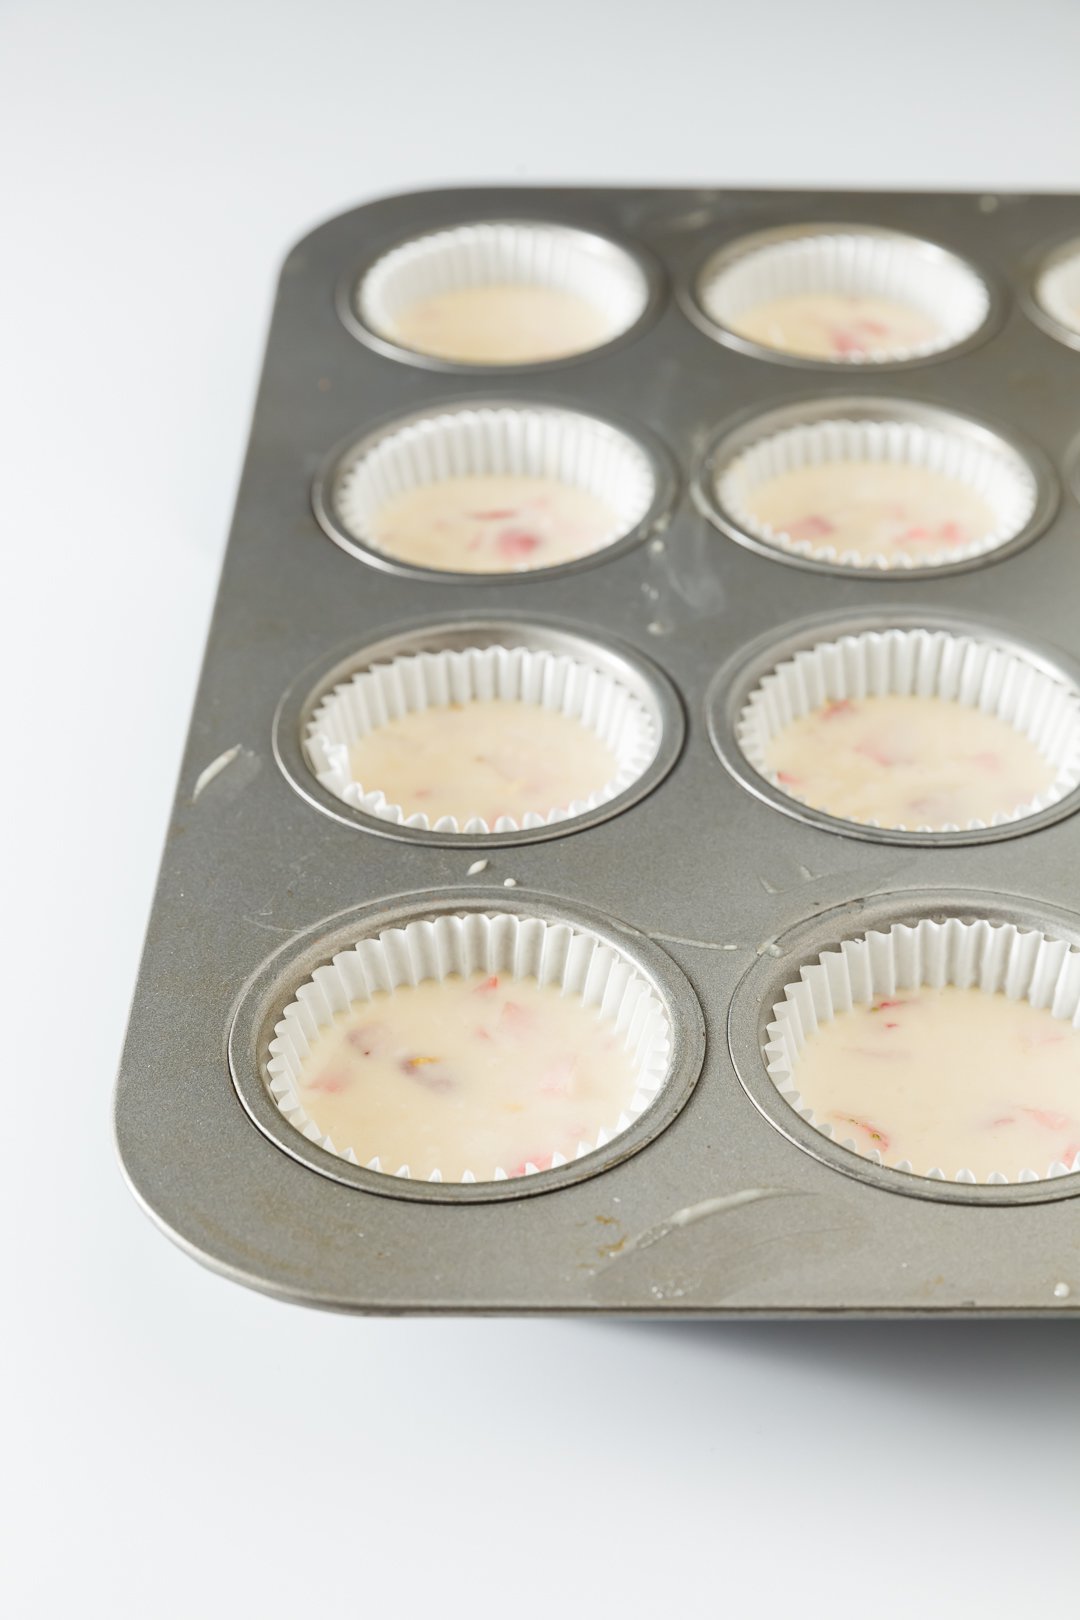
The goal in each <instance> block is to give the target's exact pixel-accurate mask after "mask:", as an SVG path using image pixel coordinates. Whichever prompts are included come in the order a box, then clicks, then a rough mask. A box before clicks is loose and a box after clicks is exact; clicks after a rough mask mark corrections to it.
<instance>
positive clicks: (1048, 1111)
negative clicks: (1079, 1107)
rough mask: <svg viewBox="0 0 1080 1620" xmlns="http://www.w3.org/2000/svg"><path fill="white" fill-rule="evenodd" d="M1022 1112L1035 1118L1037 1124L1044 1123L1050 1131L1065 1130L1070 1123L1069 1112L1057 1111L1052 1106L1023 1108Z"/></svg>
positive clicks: (1030, 1117)
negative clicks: (1060, 1112)
mask: <svg viewBox="0 0 1080 1620" xmlns="http://www.w3.org/2000/svg"><path fill="white" fill-rule="evenodd" d="M1021 1113H1024V1114H1026V1115H1027V1116H1028V1118H1029V1119H1033V1120H1034V1121H1035V1123H1036V1125H1042V1126H1044V1127H1045V1129H1046V1130H1048V1131H1063V1130H1064V1129H1065V1127H1066V1125H1067V1124H1068V1123H1069V1116H1068V1114H1059V1113H1056V1112H1055V1110H1054V1109H1052V1108H1023V1109H1021Z"/></svg>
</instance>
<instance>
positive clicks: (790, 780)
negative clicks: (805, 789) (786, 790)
mask: <svg viewBox="0 0 1080 1620" xmlns="http://www.w3.org/2000/svg"><path fill="white" fill-rule="evenodd" d="M776 780H777V781H778V782H783V783H784V784H785V786H787V787H798V786H799V783H800V782H801V781H802V777H801V776H792V774H791V772H790V771H777V773H776Z"/></svg>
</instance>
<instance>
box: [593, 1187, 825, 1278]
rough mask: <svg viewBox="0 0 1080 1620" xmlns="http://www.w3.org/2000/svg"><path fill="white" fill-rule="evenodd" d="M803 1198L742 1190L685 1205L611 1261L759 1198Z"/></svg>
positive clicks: (789, 1192)
mask: <svg viewBox="0 0 1080 1620" xmlns="http://www.w3.org/2000/svg"><path fill="white" fill-rule="evenodd" d="M802 1196H803V1195H802V1194H801V1193H799V1192H796V1191H794V1190H793V1189H790V1188H787V1187H744V1188H743V1189H742V1190H741V1191H740V1192H733V1193H724V1194H723V1195H722V1196H721V1197H719V1198H704V1199H702V1201H701V1203H700V1204H688V1205H687V1207H686V1208H685V1209H677V1210H676V1211H675V1213H674V1215H669V1216H668V1218H667V1220H666V1221H661V1222H660V1223H659V1225H658V1226H650V1227H649V1228H648V1230H647V1231H644V1232H642V1233H641V1234H640V1236H638V1237H635V1238H630V1239H629V1240H628V1241H627V1242H626V1243H624V1244H623V1246H622V1248H621V1249H620V1250H619V1251H618V1253H617V1254H614V1255H613V1256H612V1259H614V1260H623V1259H625V1258H626V1256H627V1255H628V1254H633V1253H634V1250H635V1249H651V1248H652V1246H653V1244H654V1243H662V1242H663V1241H664V1239H665V1238H667V1237H671V1235H672V1233H673V1232H681V1231H682V1230H683V1228H684V1227H686V1226H695V1225H696V1224H697V1222H698V1221H707V1220H709V1219H710V1217H711V1216H713V1215H726V1214H727V1212H728V1211H729V1210H732V1209H741V1208H742V1206H743V1205H744V1204H755V1203H757V1202H758V1201H759V1200H760V1199H763V1198H800V1197H802Z"/></svg>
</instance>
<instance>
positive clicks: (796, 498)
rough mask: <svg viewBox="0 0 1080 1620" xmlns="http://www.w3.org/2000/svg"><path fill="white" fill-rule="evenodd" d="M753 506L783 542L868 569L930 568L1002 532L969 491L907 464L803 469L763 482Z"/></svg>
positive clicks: (854, 463) (759, 518) (954, 481)
mask: <svg viewBox="0 0 1080 1620" xmlns="http://www.w3.org/2000/svg"><path fill="white" fill-rule="evenodd" d="M747 505H748V507H749V510H750V512H751V515H752V516H753V517H754V518H755V519H756V521H757V522H758V523H760V524H762V525H766V524H767V525H768V526H769V528H771V530H772V532H773V534H774V535H775V536H776V538H777V539H779V540H781V541H805V542H809V545H810V549H811V552H812V553H821V552H823V551H826V550H831V551H833V552H835V554H836V555H837V556H838V557H839V556H842V555H844V554H845V553H852V554H854V556H855V557H857V558H858V559H859V560H861V561H864V562H869V561H871V560H872V559H873V558H875V557H885V558H886V559H887V560H890V561H891V560H892V559H894V558H900V557H903V558H907V559H909V560H910V561H911V562H912V563H915V564H918V563H920V562H926V561H927V560H928V559H929V558H932V557H934V556H937V555H940V554H942V553H946V554H947V553H949V552H952V551H959V550H960V549H962V548H963V547H964V546H968V545H971V544H972V542H973V541H977V540H983V539H985V538H986V537H987V536H989V535H990V534H992V533H993V531H994V528H995V526H996V524H995V517H994V513H993V511H992V509H991V508H990V506H988V505H987V503H986V501H984V500H983V498H982V496H981V495H977V494H976V493H975V492H974V490H972V489H969V488H968V486H967V485H966V484H962V483H960V482H959V480H957V479H955V478H949V477H948V476H947V475H946V474H944V473H939V472H933V471H931V470H930V469H928V468H926V467H915V466H912V465H911V464H910V463H907V462H902V461H828V462H825V463H823V464H822V465H820V466H813V467H797V468H794V469H792V470H791V471H790V472H785V473H781V474H779V476H778V477H776V478H769V479H766V480H764V481H763V482H762V483H761V484H759V485H758V486H757V487H756V488H755V489H754V490H752V491H751V493H750V495H749V497H748V500H747Z"/></svg>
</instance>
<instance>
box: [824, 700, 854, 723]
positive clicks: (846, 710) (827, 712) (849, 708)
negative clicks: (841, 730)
mask: <svg viewBox="0 0 1080 1620" xmlns="http://www.w3.org/2000/svg"><path fill="white" fill-rule="evenodd" d="M854 713H855V705H854V703H852V701H851V699H850V698H840V699H838V700H837V702H835V703H826V705H825V707H824V708H823V709H822V711H821V718H822V719H823V720H839V719H840V716H841V715H844V714H854Z"/></svg>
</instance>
